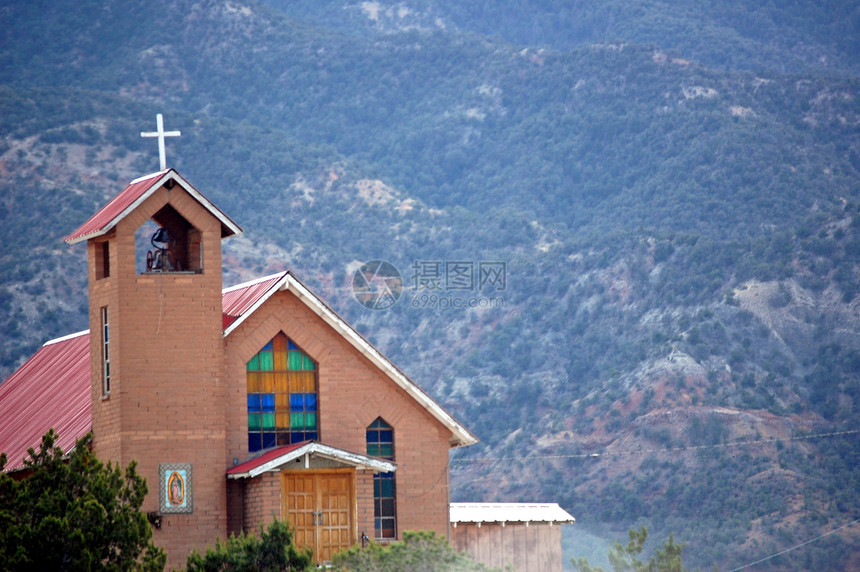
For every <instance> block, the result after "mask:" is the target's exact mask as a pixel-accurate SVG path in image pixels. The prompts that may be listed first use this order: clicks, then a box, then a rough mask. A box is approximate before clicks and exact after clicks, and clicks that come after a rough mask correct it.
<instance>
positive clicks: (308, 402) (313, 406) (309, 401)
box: [304, 393, 317, 411]
mask: <svg viewBox="0 0 860 572" xmlns="http://www.w3.org/2000/svg"><path fill="white" fill-rule="evenodd" d="M304 395H305V411H316V410H317V394H316V393H305V394H304Z"/></svg>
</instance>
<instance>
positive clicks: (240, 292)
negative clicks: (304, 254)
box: [221, 272, 287, 330]
mask: <svg viewBox="0 0 860 572" xmlns="http://www.w3.org/2000/svg"><path fill="white" fill-rule="evenodd" d="M286 274H287V273H286V272H280V273H278V274H272V275H271V276H264V277H263V278H258V279H257V280H253V281H251V282H245V283H244V284H238V285H236V286H232V287H230V288H226V289H224V291H223V292H222V303H221V308H222V312H223V313H224V319H223V324H224V329H225V330H226V329H227V327H228V326H229V325H230V324H232V323H233V322H235V321H236V320H237V319H239V318H241V317H242V315H243V314H245V312H247V311H248V310H251V309H252V308H253V307H254V304H256V303H257V302H259V301H260V299H261V298H263V296H265V295H266V293H267V292H268V291H269V290H271V289H272V287H273V286H275V284H277V283H278V282H279V281H280V280H281V279H282V278H283V277H284V276H286Z"/></svg>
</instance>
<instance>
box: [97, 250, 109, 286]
mask: <svg viewBox="0 0 860 572" xmlns="http://www.w3.org/2000/svg"><path fill="white" fill-rule="evenodd" d="M95 266H96V279H98V280H101V279H102V278H107V277H108V276H110V242H108V241H105V242H101V243H98V244H96V265H95Z"/></svg>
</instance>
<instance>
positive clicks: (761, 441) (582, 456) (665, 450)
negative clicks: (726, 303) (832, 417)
mask: <svg viewBox="0 0 860 572" xmlns="http://www.w3.org/2000/svg"><path fill="white" fill-rule="evenodd" d="M858 433H860V429H851V430H848V431H832V432H830V433H814V434H811V435H796V436H794V437H787V438H785V439H779V438H776V437H771V438H768V439H751V440H748V441H733V442H731V443H716V444H713V445H689V446H686V447H664V448H658V449H636V450H628V451H605V452H602V453H576V454H569V455H535V456H533V457H523V456H516V457H472V458H462V459H453V460H452V461H451V466H452V468H453V467H454V466H456V465H458V464H460V463H495V462H503V461H522V460H528V461H536V460H559V459H592V458H601V457H623V456H632V455H648V454H653V453H676V452H679V451H698V450H704V449H718V448H726V447H740V446H743V445H763V444H767V443H776V442H777V441H801V440H807V439H823V438H827V437H840V436H844V435H856V434H858Z"/></svg>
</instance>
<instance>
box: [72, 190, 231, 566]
mask: <svg viewBox="0 0 860 572" xmlns="http://www.w3.org/2000/svg"><path fill="white" fill-rule="evenodd" d="M168 202H169V203H170V204H171V205H172V206H173V208H174V209H176V210H177V211H178V212H179V213H180V214H181V215H182V216H183V217H184V218H185V219H186V220H187V221H189V222H190V223H191V224H192V225H193V226H194V227H195V228H197V229H198V230H199V231H201V233H202V241H203V246H202V250H203V254H204V256H205V260H204V268H203V272H202V273H200V274H178V273H176V274H174V273H153V274H141V275H138V274H137V273H136V269H135V245H134V234H135V231H136V230H137V228H139V227H140V225H141V224H143V223H144V222H146V221H147V220H149V219H150V218H151V217H152V216H153V215H154V214H155V213H156V212H157V211H158V210H159V209H160V208H162V207H163V206H164V205H165V204H167V203H168ZM107 239H108V240H109V242H110V247H109V248H110V252H109V258H110V276H108V277H106V278H101V279H98V278H97V275H96V268H95V267H96V264H97V262H98V261H97V256H96V255H97V249H98V248H100V246H99V244H98V243H99V242H100V240H99V239H94V240H91V241H90V244H89V247H88V253H89V254H88V259H89V272H90V331H91V332H92V333H93V334H94V335H91V336H90V339H91V344H92V346H91V362H92V365H91V370H92V395H93V432H94V437H95V438H94V448H95V452H96V454H97V455H98V456H99V457H101V458H103V459H105V460H112V461H114V462H117V463H120V464H121V465H122V466H126V465H128V464H129V463H130V462H131V461H132V460H135V461H137V463H138V472H139V473H140V474H141V475H142V476H143V477H144V478H145V479H146V482H147V485H148V487H149V494H148V495H147V497H146V500H145V501H144V505H143V509H144V510H146V511H155V510H157V509H158V488H159V487H158V464H159V463H191V464H192V473H193V477H192V485H193V513H192V514H188V515H186V514H182V515H175V514H174V515H164V516H163V518H162V526H161V529H160V530H156V531H155V532H154V540H155V542H156V543H157V544H159V545H161V546H163V547H164V548H165V549H166V550H167V553H168V569H169V568H171V567H179V566H181V567H184V565H185V558H186V555H187V554H188V553H189V552H190V551H191V550H192V549H195V548H196V549H198V550H201V551H203V550H205V548H206V546H208V545H211V544H212V543H213V542H214V540H215V539H216V538H218V537H220V538H225V537H226V535H227V516H226V514H227V506H226V502H227V501H226V499H227V494H226V482H225V478H224V471H225V469H226V468H227V466H228V465H227V464H225V459H226V455H225V441H224V440H225V431H224V426H225V425H224V408H223V402H224V389H225V388H224V383H223V373H222V371H223V370H222V364H223V335H222V322H221V228H220V222H219V221H218V220H217V219H216V218H215V217H213V216H212V215H211V214H210V213H208V212H207V211H206V210H205V209H204V208H202V207H201V206H200V205H199V204H198V203H197V202H196V201H195V200H193V199H192V198H191V197H190V196H189V195H188V194H187V193H186V192H185V191H184V190H183V189H182V188H181V187H180V186H176V187H174V189H173V190H172V191H168V190H167V189H165V188H163V187H162V188H161V189H160V190H158V191H156V192H155V193H154V194H153V195H152V196H151V197H149V198H148V199H147V200H146V201H144V202H143V203H142V204H141V205H140V206H139V207H138V208H137V209H136V210H135V211H134V212H132V213H131V214H130V215H128V216H127V217H126V218H125V219H123V220H122V221H121V222H120V223H119V224H118V225H117V227H116V229H115V231H114V232H113V233H112V234H111V235H110V236H109V237H108V238H107ZM102 306H108V307H109V311H110V332H111V344H110V347H111V368H112V383H111V385H112V387H111V393H110V396H108V397H104V396H102V385H101V383H102V382H101V378H102V372H101V369H102V364H101V346H100V344H101V332H100V308H101V307H102Z"/></svg>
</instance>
